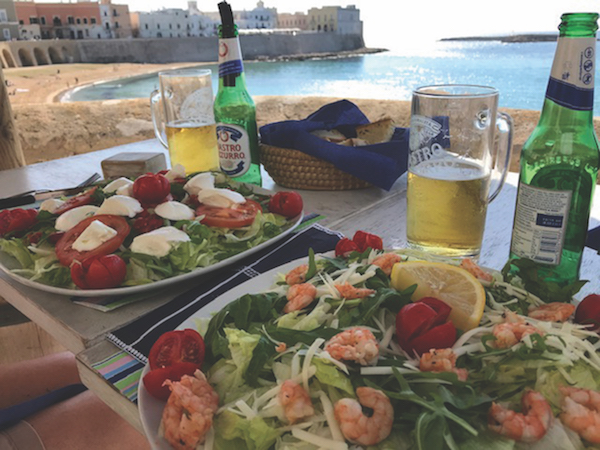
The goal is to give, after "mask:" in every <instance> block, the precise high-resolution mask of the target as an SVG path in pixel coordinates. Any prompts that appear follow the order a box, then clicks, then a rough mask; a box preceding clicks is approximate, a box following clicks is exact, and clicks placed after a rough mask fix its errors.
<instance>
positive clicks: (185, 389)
mask: <svg viewBox="0 0 600 450" xmlns="http://www.w3.org/2000/svg"><path fill="white" fill-rule="evenodd" d="M165 384H166V385H167V386H169V388H170V389H171V395H170V396H169V399H168V400H167V404H166V406H165V409H164V411H163V416H162V424H163V429H164V436H165V439H166V440H167V441H168V442H169V443H170V444H171V445H172V446H173V448H175V449H178V450H191V449H195V448H196V447H197V445H198V444H201V443H203V442H204V438H205V436H206V433H207V432H208V430H209V429H210V427H212V419H213V416H214V414H215V412H216V411H217V407H218V405H219V396H218V395H217V393H216V392H215V391H214V389H213V388H212V386H211V385H210V384H208V381H207V380H206V377H205V376H204V374H203V373H202V372H200V371H199V370H196V372H195V373H194V376H190V375H184V376H183V377H181V381H171V380H167V381H165Z"/></svg>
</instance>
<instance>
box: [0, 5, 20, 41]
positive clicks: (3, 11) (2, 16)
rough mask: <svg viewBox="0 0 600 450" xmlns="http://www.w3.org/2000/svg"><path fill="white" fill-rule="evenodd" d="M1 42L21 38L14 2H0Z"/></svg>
mask: <svg viewBox="0 0 600 450" xmlns="http://www.w3.org/2000/svg"><path fill="white" fill-rule="evenodd" d="M0 30H1V31H0V33H1V34H0V40H3V41H11V40H13V39H18V38H19V22H18V19H17V13H16V10H15V3H14V1H13V0H0Z"/></svg>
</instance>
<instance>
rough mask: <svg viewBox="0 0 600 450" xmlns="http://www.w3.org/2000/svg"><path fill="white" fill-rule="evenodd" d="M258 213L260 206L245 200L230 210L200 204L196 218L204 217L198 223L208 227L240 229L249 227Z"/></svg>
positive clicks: (260, 209)
mask: <svg viewBox="0 0 600 450" xmlns="http://www.w3.org/2000/svg"><path fill="white" fill-rule="evenodd" d="M258 211H262V208H261V206H260V204H258V203H257V202H255V201H254V200H250V199H246V202H245V203H240V204H238V205H235V206H234V207H232V208H219V207H218V206H208V205H203V204H201V205H200V206H198V208H196V215H197V216H205V217H204V219H202V220H201V221H200V223H203V224H204V225H208V226H209V227H220V228H242V227H247V226H248V225H251V224H252V222H254V218H255V217H256V214H257V213H258Z"/></svg>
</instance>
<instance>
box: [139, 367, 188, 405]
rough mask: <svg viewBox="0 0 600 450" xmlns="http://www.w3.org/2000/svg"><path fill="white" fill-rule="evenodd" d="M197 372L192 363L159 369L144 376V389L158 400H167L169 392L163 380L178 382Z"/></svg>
mask: <svg viewBox="0 0 600 450" xmlns="http://www.w3.org/2000/svg"><path fill="white" fill-rule="evenodd" d="M196 370H198V367H197V366H196V364H194V363H189V362H179V363H175V364H172V365H170V366H168V367H159V368H158V369H154V370H151V371H150V372H148V373H147V374H146V375H144V378H143V380H144V387H145V388H146V390H147V391H148V393H149V394H150V395H151V396H152V397H154V398H157V399H159V400H165V401H166V400H167V399H168V398H169V394H170V393H171V390H170V389H169V386H165V385H164V383H165V380H171V381H179V380H181V377H182V376H184V375H193V374H194V372H195V371H196Z"/></svg>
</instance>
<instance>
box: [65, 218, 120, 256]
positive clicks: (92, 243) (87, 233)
mask: <svg viewBox="0 0 600 450" xmlns="http://www.w3.org/2000/svg"><path fill="white" fill-rule="evenodd" d="M116 235H117V230H115V229H113V228H111V227H109V226H108V225H105V224H104V223H102V222H100V221H99V220H94V221H93V222H92V223H90V224H89V225H88V227H87V228H86V229H85V230H83V232H82V233H81V234H80V235H79V237H78V238H77V239H75V242H73V249H74V250H77V251H78V252H89V251H90V250H94V249H96V248H98V247H100V246H101V245H102V244H104V243H105V242H106V241H108V240H110V239H112V238H114V237H115V236H116Z"/></svg>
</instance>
